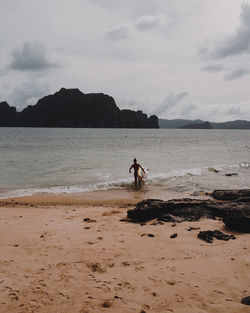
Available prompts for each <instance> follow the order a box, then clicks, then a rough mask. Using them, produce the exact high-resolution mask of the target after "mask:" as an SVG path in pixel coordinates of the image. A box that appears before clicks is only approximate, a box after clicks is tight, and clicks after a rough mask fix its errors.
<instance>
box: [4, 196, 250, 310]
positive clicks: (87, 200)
mask: <svg viewBox="0 0 250 313" xmlns="http://www.w3.org/2000/svg"><path fill="white" fill-rule="evenodd" d="M157 196H159V197H161V198H164V200H167V199H171V198H177V197H182V196H183V194H176V193H174V192H173V193H169V192H168V193H167V192H165V191H162V192H161V194H159V191H158V194H157V193H156V191H152V192H143V191H141V192H135V191H129V192H124V191H109V192H93V193H86V194H78V195H74V196H73V195H37V196H31V197H22V198H16V199H5V200H1V201H0V224H1V228H0V251H1V252H0V312H1V313H7V312H8V313H12V312H18V313H26V312H34V313H40V312H41V313H51V312H53V313H69V312H70V313H87V312H121V313H127V312H128V313H130V312H138V313H142V312H175V313H189V312H190V313H191V312H192V313H196V312H200V313H205V312H206V313H207V312H213V313H216V312H218V313H223V312H225V313H230V312H232V313H240V312H242V313H243V312H244V313H245V312H250V307H249V306H246V305H243V304H241V303H240V301H241V298H243V297H245V296H249V295H250V263H249V260H250V250H249V248H250V247H249V239H250V234H238V233H234V235H235V236H236V240H230V241H226V242H225V241H219V240H215V241H214V242H213V243H212V244H209V243H206V242H204V241H201V240H200V239H198V238H197V234H198V232H199V230H193V231H187V228H189V227H190V226H192V227H200V230H209V229H211V230H214V229H219V230H222V231H224V232H226V233H233V232H228V231H226V230H225V229H224V226H223V223H222V222H221V221H218V220H208V219H207V220H201V221H199V222H184V223H181V224H177V225H176V226H174V227H173V226H172V224H171V223H165V224H164V225H151V224H152V222H148V223H147V224H146V225H140V224H133V223H127V222H121V221H120V219H122V218H124V217H126V211H127V209H128V208H132V207H133V206H134V204H135V203H137V202H138V201H140V200H141V199H143V198H145V197H147V198H148V197H154V198H155V197H157ZM185 196H186V195H185ZM84 219H85V221H84ZM173 233H177V234H178V236H177V237H176V238H174V239H171V238H170V236H171V235H172V234H173ZM150 234H152V235H153V236H152V235H150ZM148 235H150V236H148Z"/></svg>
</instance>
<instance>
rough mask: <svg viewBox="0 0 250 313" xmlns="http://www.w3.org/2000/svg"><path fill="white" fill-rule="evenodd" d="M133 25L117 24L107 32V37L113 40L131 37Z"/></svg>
mask: <svg viewBox="0 0 250 313" xmlns="http://www.w3.org/2000/svg"><path fill="white" fill-rule="evenodd" d="M132 31H133V27H132V26H131V25H129V24H125V25H119V26H115V27H114V28H112V29H110V30H109V31H107V33H106V37H107V38H108V39H110V40H112V41H117V40H122V39H126V38H128V37H130V35H131V33H132Z"/></svg>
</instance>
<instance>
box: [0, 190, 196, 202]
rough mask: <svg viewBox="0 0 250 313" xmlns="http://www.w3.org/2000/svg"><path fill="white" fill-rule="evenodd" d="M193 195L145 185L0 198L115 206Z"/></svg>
mask: <svg viewBox="0 0 250 313" xmlns="http://www.w3.org/2000/svg"><path fill="white" fill-rule="evenodd" d="M185 197H190V198H191V197H192V198H197V197H196V196H192V195H191V194H190V193H188V192H175V191H170V190H168V189H164V188H152V187H150V188H149V187H148V186H146V185H144V186H143V187H141V188H134V187H130V188H126V189H109V190H98V191H86V192H79V193H67V194H54V193H53V194H51V193H40V194H34V195H27V196H18V197H8V198H2V199H0V206H13V205H14V206H17V205H26V206H29V205H32V204H33V205H36V206H42V205H82V206H101V205H104V206H115V205H119V204H121V205H122V204H124V205H127V206H131V205H135V204H136V203H138V202H139V201H141V200H144V199H146V198H154V199H162V200H170V199H175V198H185Z"/></svg>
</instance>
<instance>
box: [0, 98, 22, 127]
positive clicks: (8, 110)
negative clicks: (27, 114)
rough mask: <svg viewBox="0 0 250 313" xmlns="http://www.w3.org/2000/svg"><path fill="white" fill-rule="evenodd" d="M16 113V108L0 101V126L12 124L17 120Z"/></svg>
mask: <svg viewBox="0 0 250 313" xmlns="http://www.w3.org/2000/svg"><path fill="white" fill-rule="evenodd" d="M17 115H18V114H17V111H16V108H14V107H11V106H9V105H8V103H7V102H0V126H14V125H15V124H17V122H18V121H17Z"/></svg>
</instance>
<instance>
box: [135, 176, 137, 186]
mask: <svg viewBox="0 0 250 313" xmlns="http://www.w3.org/2000/svg"><path fill="white" fill-rule="evenodd" d="M134 177H135V187H137V175H136V174H135V176H134Z"/></svg>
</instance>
